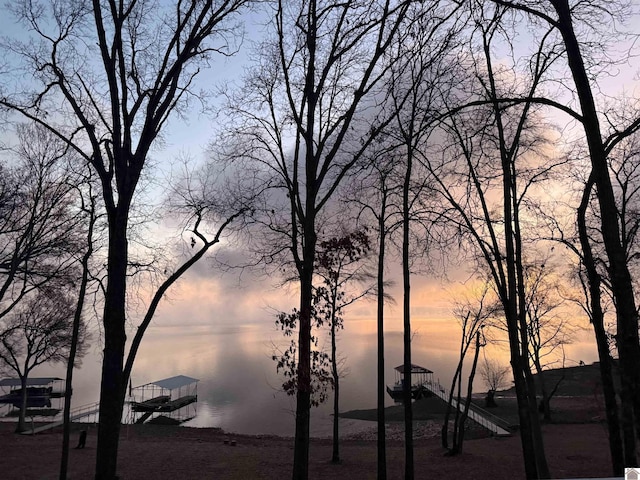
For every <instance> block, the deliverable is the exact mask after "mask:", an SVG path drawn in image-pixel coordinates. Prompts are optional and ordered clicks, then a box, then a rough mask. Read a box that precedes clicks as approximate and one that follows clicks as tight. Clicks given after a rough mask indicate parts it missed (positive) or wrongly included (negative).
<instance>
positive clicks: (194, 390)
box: [129, 375, 200, 423]
mask: <svg viewBox="0 0 640 480" xmlns="http://www.w3.org/2000/svg"><path fill="white" fill-rule="evenodd" d="M199 381H200V380H198V379H197V378H192V377H187V376H186V375H176V376H175V377H169V378H164V379H162V380H156V381H155V382H150V383H145V384H144V385H140V386H138V387H135V388H134V387H130V389H129V396H130V397H131V400H130V402H129V403H130V404H131V413H132V415H133V418H132V423H144V422H146V421H147V420H149V419H150V418H151V417H152V416H153V415H154V414H169V417H170V418H173V419H175V420H177V421H178V422H184V421H186V420H189V419H190V418H193V416H195V412H194V414H193V415H191V414H190V413H189V411H188V410H189V409H188V408H187V407H188V406H189V405H191V404H194V403H196V402H197V401H198V382H199ZM184 410H186V411H187V412H186V413H185V412H184ZM137 413H141V414H142V415H140V416H137V415H136V414H137Z"/></svg>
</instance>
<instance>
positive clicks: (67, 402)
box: [60, 198, 96, 480]
mask: <svg viewBox="0 0 640 480" xmlns="http://www.w3.org/2000/svg"><path fill="white" fill-rule="evenodd" d="M89 202H90V205H91V208H90V210H89V215H90V217H89V228H88V229H87V250H86V251H85V253H84V255H83V256H82V260H81V262H80V263H81V266H82V278H81V279H80V289H79V290H78V301H77V304H76V311H75V313H74V317H73V332H72V334H71V346H70V348H69V358H68V359H67V374H66V378H65V388H64V412H63V415H62V418H63V420H62V421H63V432H62V458H61V459H60V480H67V470H68V466H69V436H70V433H71V432H70V431H71V422H70V416H71V395H72V393H73V368H74V366H75V362H76V352H77V350H78V338H79V336H80V322H81V320H82V309H83V307H84V298H85V295H86V293H87V283H88V282H89V259H90V258H91V255H92V254H93V227H94V225H95V221H96V219H95V203H94V201H93V198H90V199H89Z"/></svg>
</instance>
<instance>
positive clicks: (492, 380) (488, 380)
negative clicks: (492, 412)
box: [479, 358, 511, 408]
mask: <svg viewBox="0 0 640 480" xmlns="http://www.w3.org/2000/svg"><path fill="white" fill-rule="evenodd" d="M510 370H511V369H510V368H509V365H503V364H502V363H500V362H498V361H497V360H493V359H490V358H485V359H484V362H482V363H481V364H480V372H479V373H480V376H481V377H482V380H483V381H484V384H485V385H486V386H487V388H488V389H489V391H488V392H487V400H486V403H485V406H486V407H489V408H491V407H495V406H496V401H495V398H494V396H495V393H496V392H497V391H498V390H500V389H503V388H505V387H507V386H509V382H508V378H509V371H510Z"/></svg>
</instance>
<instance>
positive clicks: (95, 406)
mask: <svg viewBox="0 0 640 480" xmlns="http://www.w3.org/2000/svg"><path fill="white" fill-rule="evenodd" d="M99 408H100V402H93V403H87V404H85V405H80V406H79V407H75V408H73V409H71V410H70V411H69V417H74V418H76V419H78V418H82V417H83V416H89V415H93V414H94V413H95V412H96V410H99ZM83 412H84V413H85V415H82V413H83ZM78 415H79V416H78Z"/></svg>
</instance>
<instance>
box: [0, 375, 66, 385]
mask: <svg viewBox="0 0 640 480" xmlns="http://www.w3.org/2000/svg"><path fill="white" fill-rule="evenodd" d="M60 380H62V379H61V378H58V377H34V378H27V387H33V386H34V385H35V386H41V385H49V384H50V383H53V382H58V381H60ZM21 385H22V383H21V382H20V379H19V378H3V379H2V380H0V387H20V386H21Z"/></svg>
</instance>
